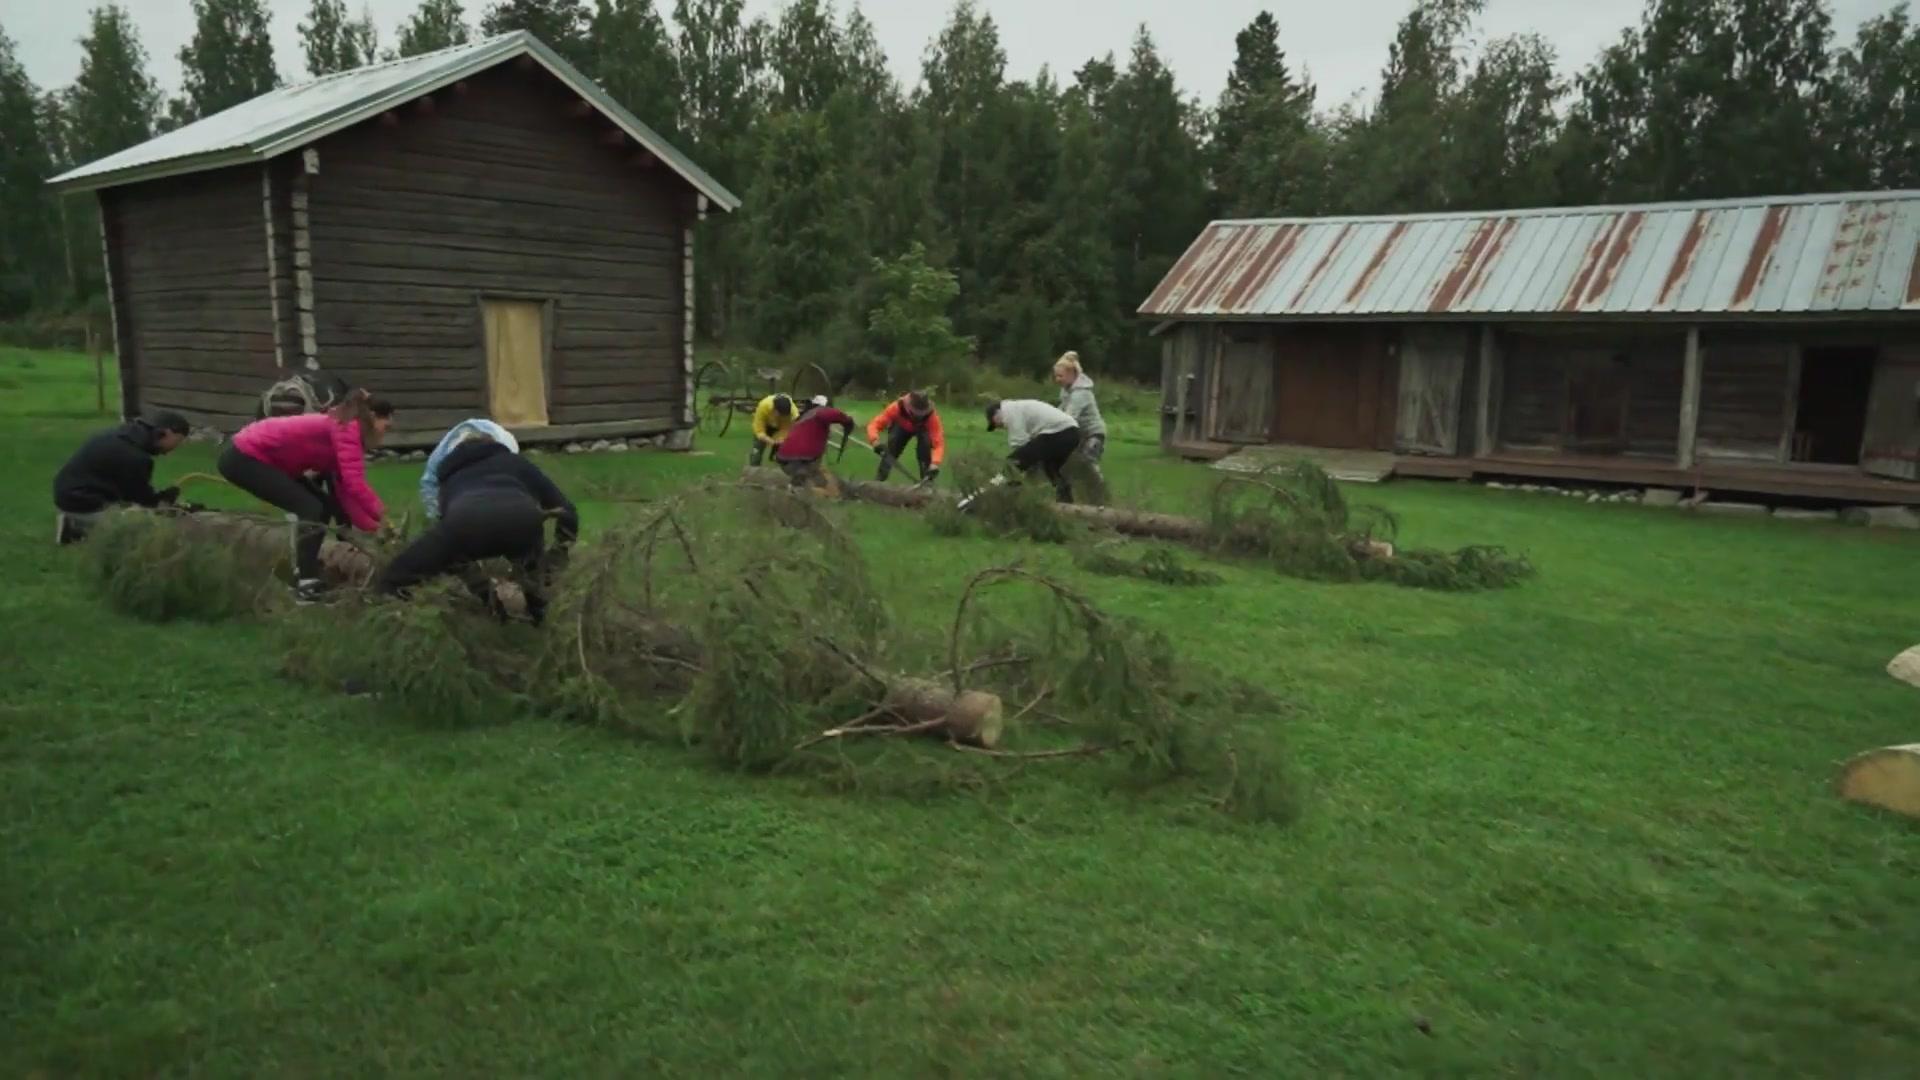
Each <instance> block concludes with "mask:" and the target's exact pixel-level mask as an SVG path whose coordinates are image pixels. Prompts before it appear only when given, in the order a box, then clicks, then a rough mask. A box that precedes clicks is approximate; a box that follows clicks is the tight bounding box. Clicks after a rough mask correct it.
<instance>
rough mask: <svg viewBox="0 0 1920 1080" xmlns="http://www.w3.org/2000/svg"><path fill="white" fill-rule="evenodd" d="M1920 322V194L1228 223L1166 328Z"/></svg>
mask: <svg viewBox="0 0 1920 1080" xmlns="http://www.w3.org/2000/svg"><path fill="white" fill-rule="evenodd" d="M1870 312H1888V313H1901V312H1905V313H1914V314H1920V191H1883V192H1868V193H1861V194H1845V195H1810V196H1798V197H1792V198H1773V199H1731V200H1723V201H1716V202H1696V203H1658V204H1648V205H1644V206H1596V207H1569V208H1553V209H1542V210H1518V211H1506V212H1491V213H1465V214H1416V215H1405V216H1392V217H1355V218H1285V219H1267V220H1250V221H1216V222H1214V223H1212V224H1210V225H1208V226H1207V227H1206V229H1205V230H1204V231H1202V232H1201V234H1200V236H1199V238H1198V239H1196V240H1195V241H1194V242H1193V244H1192V246H1190V247H1189V248H1188V249H1187V251H1186V253H1185V254H1184V255H1182V256H1181V257H1180V259H1179V261H1178V262H1176V263H1175V264H1174V266H1173V269H1172V270H1170V271H1168V273H1167V276H1166V277H1165V278H1164V279H1163V280H1162V281H1161V282H1160V284H1159V286H1158V287H1157V288H1156V289H1154V291H1153V295H1152V296H1150V297H1148V298H1147V301H1146V302H1145V303H1144V304H1142V305H1140V309H1139V313H1140V314H1141V315H1143V316H1148V317H1151V318H1155V319H1161V320H1181V319H1207V318H1269V319H1321V320H1338V319H1367V318H1408V317H1422V316H1424V317H1430V318H1461V317H1471V316H1515V317H1527V318H1540V317H1563V318H1591V317H1596V316H1597V317H1605V316H1633V315H1639V316H1650V317H1666V316H1672V317H1684V316H1687V315H1713V316H1732V315H1742V314H1753V315H1764V316H1777V315H1799V314H1807V315H1828V314H1849V313H1870Z"/></svg>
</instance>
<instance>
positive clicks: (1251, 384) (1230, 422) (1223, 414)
mask: <svg viewBox="0 0 1920 1080" xmlns="http://www.w3.org/2000/svg"><path fill="white" fill-rule="evenodd" d="M1272 409H1273V346H1272V344H1271V343H1270V342H1268V341H1267V340H1266V339H1265V338H1264V337H1262V338H1257V339H1255V340H1252V341H1235V340H1233V339H1232V338H1227V339H1226V340H1225V341H1224V342H1222V344H1221V348H1220V367H1219V374H1218V375H1217V376H1216V377H1215V383H1214V394H1213V432H1212V437H1213V438H1215V439H1217V440H1219V441H1221V442H1239V443H1263V442H1266V441H1267V432H1268V430H1269V429H1270V428H1271V427H1272V424H1273V412H1272Z"/></svg>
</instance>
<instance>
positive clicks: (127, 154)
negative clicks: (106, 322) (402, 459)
mask: <svg viewBox="0 0 1920 1080" xmlns="http://www.w3.org/2000/svg"><path fill="white" fill-rule="evenodd" d="M53 184H54V185H55V186H56V187H57V188H58V189H60V190H62V191H64V192H93V193H95V194H96V195H97V197H98V199H99V202H100V209H101V220H102V230H103V233H104V235H103V237H102V240H103V243H104V245H105V249H106V257H107V264H106V265H107V272H108V289H109V294H110V297H111V300H112V305H113V328H114V336H115V345H116V350H117V352H118V354H119V365H120V375H121V385H122V409H123V411H124V412H127V413H132V412H135V411H138V410H141V409H147V408H154V407H167V408H172V409H177V410H179V411H181V412H183V413H185V414H187V415H188V416H189V417H191V418H192V419H193V420H195V421H196V422H197V423H200V424H203V425H206V426H208V427H212V428H216V429H219V430H223V431H232V430H234V429H236V428H237V427H239V426H240V425H241V424H243V423H245V422H247V421H248V420H251V419H252V418H253V416H254V413H255V409H256V406H257V405H258V401H259V395H260V393H261V391H262V390H264V389H265V388H266V386H267V385H269V384H270V383H271V382H273V381H274V380H275V379H276V378H279V377H284V376H285V375H287V374H289V373H292V372H298V371H306V370H323V371H325V372H326V373H327V374H329V375H339V376H341V377H344V378H345V379H347V380H348V381H349V382H350V383H353V384H354V385H360V386H366V387H369V388H370V389H372V390H374V391H375V392H376V393H379V394H381V395H383V396H385V397H387V398H389V399H391V400H392V401H393V402H394V403H395V405H396V406H397V408H398V410H399V412H398V416H397V417H396V432H395V436H394V437H392V438H391V439H390V442H392V443H397V444H400V445H408V444H413V443H418V442H422V441H427V440H431V439H432V438H435V437H437V436H438V434H439V432H440V431H442V430H444V429H445V428H446V426H448V425H449V424H451V423H452V422H454V421H457V420H460V419H463V418H465V417H469V416H492V417H493V418H494V419H495V420H498V421H500V422H501V423H503V424H505V425H506V426H508V427H509V428H511V429H513V430H515V432H516V433H517V434H520V435H522V436H523V437H526V438H532V439H535V440H538V441H554V440H565V439H579V438H582V437H607V436H622V437H625V436H635V435H669V436H671V435H674V434H675V433H678V432H682V431H686V430H688V429H690V428H691V426H692V423H693V416H692V402H691V398H690V395H691V393H692V377H691V371H692V350H693V335H692V328H693V299H694V298H693V290H692V279H693V259H694V250H693V244H694V226H695V224H696V223H697V222H698V221H699V220H701V219H702V218H704V216H705V215H706V214H707V213H708V211H709V210H719V211H731V210H733V209H735V208H737V207H738V206H739V200H738V199H737V198H735V197H734V195H733V194H732V193H731V192H729V191H728V190H727V189H726V188H725V187H723V186H722V185H721V184H720V183H719V182H718V181H716V180H714V178H713V177H711V176H709V175H707V173H706V172H704V171H703V170H701V169H700V167H699V166H697V165H695V164H694V163H693V162H692V161H691V160H689V159H688V158H687V157H686V156H685V155H684V154H682V153H680V152H679V151H678V150H676V149H675V148H674V147H673V146H671V145H670V144H668V143H667V141H666V140H665V139H663V138H662V137H661V136H660V135H659V134H658V133H656V132H655V131H653V130H652V129H651V128H649V127H648V126H647V125H646V124H645V123H643V122H642V121H641V120H640V119H639V118H637V117H635V116H634V115H633V114H631V113H630V112H628V111H627V110H626V109H624V108H622V107H621V106H620V105H619V104H617V103H616V102H614V101H613V100H612V99H611V98H610V97H608V96H607V95H606V93H604V92H603V91H602V90H601V89H600V88H599V87H597V86H595V85H594V84H593V83H592V82H591V81H590V80H588V79H587V78H586V77H585V76H583V75H581V74H580V72H578V71H577V70H575V69H574V68H573V67H571V66H570V65H568V64H567V62H566V61H565V60H563V59H561V58H560V57H559V56H558V55H557V54H556V53H554V52H553V50H551V49H549V48H548V47H547V46H546V45H544V44H542V43H541V42H540V41H538V40H536V39H535V38H533V37H532V36H530V35H528V34H526V33H514V34H506V35H502V36H499V37H494V38H489V39H487V40H484V41H480V42H477V43H474V44H469V45H462V46H456V47H453V48H450V49H444V50H440V51H438V52H433V53H428V54H425V55H421V56H415V57H409V58H406V59H403V60H397V61H392V62H388V63H381V64H374V65H371V66H369V67H364V68H360V69H357V70H354V71H348V72H342V73H340V74H337V75H330V76H326V77H324V78H320V79H316V80H313V81H312V82H307V83H303V84H300V85H296V86H288V87H283V88H281V89H278V90H274V91H271V92H269V93H267V94H264V95H262V96H260V97H258V98H255V99H253V100H252V101H248V102H246V103H244V104H241V105H238V106H235V107H234V108H231V109H228V110H226V111H225V112H221V113H218V114H216V115H213V116H209V117H206V118H204V119H202V120H200V121H199V122H197V123H194V124H191V125H188V126H186V127H183V128H180V129H178V130H176V131H172V132H169V133H167V134H165V135H161V136H159V137H158V138H155V139H153V140H151V141H149V142H146V143H142V144H140V145H138V146H135V147H132V148H130V149H127V150H124V151H122V152H120V153H117V154H114V155H111V156H109V157H107V158H103V159H101V160H99V161H96V162H93V163H91V164H89V165H86V166H83V167H81V168H78V169H75V170H73V171H71V172H69V173H66V174H65V175H62V176H59V177H56V178H54V180H53Z"/></svg>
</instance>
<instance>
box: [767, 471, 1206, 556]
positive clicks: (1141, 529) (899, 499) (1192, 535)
mask: <svg viewBox="0 0 1920 1080" xmlns="http://www.w3.org/2000/svg"><path fill="white" fill-rule="evenodd" d="M742 482H743V483H746V484H751V485H754V486H757V487H784V486H786V484H787V480H786V478H785V477H784V476H781V475H780V474H778V473H769V472H764V471H761V470H752V471H749V472H748V473H747V475H746V477H745V478H744V479H743V481H742ZM840 490H841V491H842V492H843V493H845V494H846V495H848V496H850V497H852V498H856V499H859V500H861V501H862V502H870V503H876V504H878V505H880V506H892V507H897V508H899V509H902V510H919V509H921V508H923V507H925V506H927V505H929V504H930V503H932V502H933V501H934V500H935V499H946V500H947V501H949V502H951V501H952V500H953V496H951V495H948V494H945V493H943V492H935V491H933V490H930V489H928V488H922V487H907V486H904V485H901V484H883V483H880V482H878V481H873V480H844V479H843V480H841V481H840ZM1054 509H1055V510H1057V511H1059V512H1060V513H1061V514H1063V515H1065V516H1067V517H1070V518H1077V519H1079V520H1081V521H1085V522H1087V523H1089V524H1092V525H1098V526H1101V527H1102V528H1107V529H1112V530H1113V531H1114V532H1118V533H1124V534H1126V535H1128V536H1143V537H1147V538H1150V539H1154V540H1171V541H1174V542H1176V543H1181V544H1197V543H1199V542H1200V541H1202V540H1204V539H1205V538H1206V535H1207V523H1206V522H1204V521H1201V520H1199V519H1198V518H1189V517H1180V516H1179V515H1177V514H1157V513H1154V512H1153V511H1151V510H1121V509H1118V508H1116V507H1112V506H1082V505H1080V504H1079V503H1059V504H1057V505H1055V507H1054Z"/></svg>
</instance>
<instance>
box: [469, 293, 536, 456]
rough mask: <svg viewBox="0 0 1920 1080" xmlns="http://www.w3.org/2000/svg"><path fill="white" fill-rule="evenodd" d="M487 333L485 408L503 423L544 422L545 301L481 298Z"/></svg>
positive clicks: (507, 424) (512, 425) (517, 424)
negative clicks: (482, 299)
mask: <svg viewBox="0 0 1920 1080" xmlns="http://www.w3.org/2000/svg"><path fill="white" fill-rule="evenodd" d="M482 306H483V309H484V320H485V323H486V336H487V412H488V413H489V414H490V415H491V416H492V417H493V419H494V421H495V422H496V423H499V424H501V425H504V426H506V427H510V428H511V427H544V426H545V425H546V423H547V305H545V304H543V303H541V302H539V301H537V300H485V301H482Z"/></svg>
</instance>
